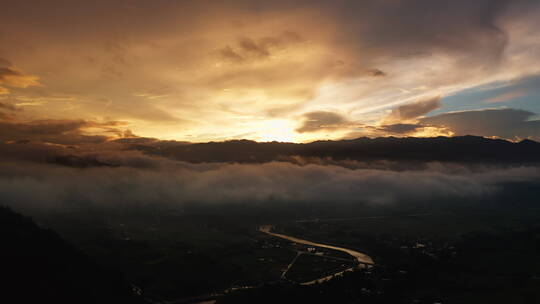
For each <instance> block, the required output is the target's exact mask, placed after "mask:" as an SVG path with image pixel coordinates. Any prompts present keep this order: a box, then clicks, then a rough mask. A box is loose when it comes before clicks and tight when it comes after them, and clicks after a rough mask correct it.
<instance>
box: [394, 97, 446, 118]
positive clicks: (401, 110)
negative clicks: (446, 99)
mask: <svg viewBox="0 0 540 304" xmlns="http://www.w3.org/2000/svg"><path fill="white" fill-rule="evenodd" d="M440 100H441V97H440V96H437V97H432V98H428V99H424V100H419V101H416V102H414V103H410V104H406V105H402V106H399V107H397V108H395V109H393V110H392V112H390V114H389V115H388V116H387V117H386V118H385V119H384V121H385V122H402V121H408V120H412V119H416V118H418V117H420V116H422V115H425V114H427V113H429V112H431V111H433V110H435V109H437V108H439V107H440V106H441V102H440Z"/></svg>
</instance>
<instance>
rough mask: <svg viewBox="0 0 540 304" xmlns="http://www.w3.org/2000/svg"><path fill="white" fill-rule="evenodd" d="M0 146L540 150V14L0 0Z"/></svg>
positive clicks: (388, 3) (313, 4) (508, 7)
mask: <svg viewBox="0 0 540 304" xmlns="http://www.w3.org/2000/svg"><path fill="white" fill-rule="evenodd" d="M0 4H1V7H2V9H0V19H1V20H2V22H1V25H0V140H1V141H4V142H10V141H20V140H30V141H43V142H50V143H52V144H78V143H80V142H87V141H89V140H90V141H92V140H94V141H99V140H103V139H107V138H118V137H134V136H141V137H154V138H158V139H174V140H179V141H190V142H205V141H223V140H229V139H240V138H242V139H251V140H257V141H274V140H276V141H290V142H308V141H313V140H320V139H342V138H355V137H360V136H371V137H375V136H390V135H392V136H437V135H447V136H451V135H466V134H473V135H481V136H486V137H500V138H505V139H510V140H521V139H524V138H531V139H536V140H540V120H539V119H540V118H539V116H538V115H537V114H538V113H540V31H539V30H538V29H539V28H540V2H539V1H535V0H531V1H528V0H475V1H471V0H453V1H432V0H425V1H422V0H409V1H407V0H366V1H354V0H350V1H348V0H343V1H339V0H337V1H322V0H321V1H319V0H310V1H302V0H298V1H282V0H273V1H262V0H261V1H256V0H251V1H249V0H230V1H206V0H198V1H166V0H153V1H142V0H140V1H127V0H126V1H110V0H108V1H103V0H95V1H67V0H66V1H57V0H51V1H6V0H0Z"/></svg>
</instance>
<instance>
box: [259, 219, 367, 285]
mask: <svg viewBox="0 0 540 304" xmlns="http://www.w3.org/2000/svg"><path fill="white" fill-rule="evenodd" d="M259 231H261V232H263V233H266V234H268V235H271V236H274V237H278V238H281V239H284V240H288V241H291V242H294V243H298V244H304V245H308V246H315V247H321V248H327V249H333V250H338V251H342V252H345V253H347V254H349V255H351V256H353V257H354V258H355V259H356V261H357V262H358V263H359V267H371V266H373V265H374V264H375V263H374V262H373V259H371V257H370V256H368V255H367V254H365V253H362V252H358V251H356V250H352V249H348V248H343V247H337V246H332V245H327V244H321V243H316V242H312V241H308V240H303V239H299V238H296V237H294V236H289V235H285V234H279V233H275V232H272V226H271V225H265V226H260V227H259ZM354 268H355V267H351V268H348V269H345V270H343V271H339V272H337V273H334V274H332V275H329V276H325V277H322V278H319V279H316V280H313V281H309V282H304V283H301V284H302V285H311V284H315V283H322V282H325V281H328V280H330V279H332V278H334V277H336V276H339V275H341V274H343V273H344V272H347V271H352V270H354Z"/></svg>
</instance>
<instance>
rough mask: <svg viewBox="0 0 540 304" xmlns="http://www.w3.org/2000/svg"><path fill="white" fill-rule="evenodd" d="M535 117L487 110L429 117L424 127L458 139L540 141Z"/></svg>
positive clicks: (539, 122)
mask: <svg viewBox="0 0 540 304" xmlns="http://www.w3.org/2000/svg"><path fill="white" fill-rule="evenodd" d="M534 116H535V113H532V112H529V111H524V110H518V109H486V110H477V111H463V112H453V113H444V114H439V115H435V116H431V117H425V118H422V119H421V120H420V123H421V124H423V125H428V126H437V127H444V128H447V129H449V130H451V131H452V132H453V133H454V134H455V135H479V136H497V137H502V138H508V139H523V138H533V139H536V140H539V139H540V120H530V119H531V118H533V117H534Z"/></svg>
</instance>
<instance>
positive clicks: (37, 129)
mask: <svg viewBox="0 0 540 304" xmlns="http://www.w3.org/2000/svg"><path fill="white" fill-rule="evenodd" d="M120 126H122V122H117V121H111V122H94V121H86V120H34V121H20V120H16V119H10V120H4V121H1V120H0V141H41V142H47V143H53V144H83V143H100V142H103V141H105V140H107V138H108V136H105V135H87V134H86V133H85V132H84V129H86V128H96V129H99V130H100V131H101V132H102V133H103V132H105V133H109V134H110V135H111V136H113V135H118V133H121V132H122V131H121V130H120V129H119V128H118V127H120Z"/></svg>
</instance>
